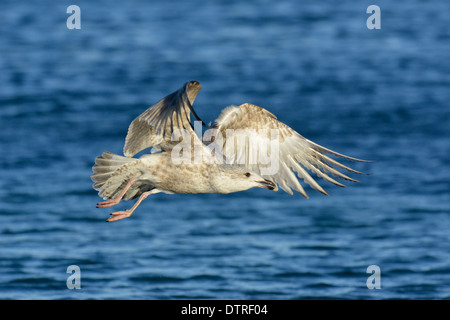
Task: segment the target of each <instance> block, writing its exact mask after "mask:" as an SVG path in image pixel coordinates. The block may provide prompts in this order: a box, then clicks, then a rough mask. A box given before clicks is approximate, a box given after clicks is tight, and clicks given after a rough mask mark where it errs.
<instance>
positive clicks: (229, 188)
mask: <svg viewBox="0 0 450 320" xmlns="http://www.w3.org/2000/svg"><path fill="white" fill-rule="evenodd" d="M211 178H212V179H211V180H212V181H211V182H212V184H213V186H214V188H215V189H216V190H217V192H218V193H232V192H238V191H244V190H248V189H251V188H254V187H259V188H265V189H268V190H271V191H277V190H278V187H277V185H276V184H275V183H274V182H272V181H270V180H267V179H264V178H263V177H261V176H260V175H258V174H256V173H255V172H253V171H251V170H249V169H247V168H244V167H239V166H230V165H223V166H221V170H220V171H219V172H218V174H215V175H214V177H211Z"/></svg>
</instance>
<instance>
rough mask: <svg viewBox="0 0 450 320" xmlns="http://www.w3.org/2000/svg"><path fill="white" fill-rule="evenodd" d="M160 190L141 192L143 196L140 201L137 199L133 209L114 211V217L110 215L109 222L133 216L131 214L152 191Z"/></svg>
mask: <svg viewBox="0 0 450 320" xmlns="http://www.w3.org/2000/svg"><path fill="white" fill-rule="evenodd" d="M157 192H159V191H153V190H150V191H147V192H144V193H143V194H141V196H140V197H139V199H138V201H136V203H135V204H134V206H133V207H131V209H127V210H125V211H117V212H113V213H111V215H112V217H110V218H109V219H108V220H106V221H108V222H112V221H117V220H122V219H125V218H128V217H129V216H131V214H132V213H133V212H134V210H136V208H137V207H138V206H139V204H140V203H141V202H142V201H143V200H144V199H145V198H147V197H148V196H149V195H151V194H152V193H157Z"/></svg>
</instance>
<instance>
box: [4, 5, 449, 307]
mask: <svg viewBox="0 0 450 320" xmlns="http://www.w3.org/2000/svg"><path fill="white" fill-rule="evenodd" d="M71 4H77V5H79V6H80V8H81V29H80V30H68V29H67V27H66V19H67V18H68V17H69V14H67V13H66V9H67V7H68V6H69V5H71ZM371 4H377V5H379V6H380V8H381V29H380V30H369V29H368V28H367V27H366V19H367V18H368V17H369V14H367V13H366V9H367V7H368V6H369V5H371ZM449 12H450V3H449V2H448V1H437V0H436V1H418V0H408V1H394V2H393V1H381V0H380V1H376V3H373V2H372V1H359V2H358V3H355V1H350V0H348V1H339V2H334V1H288V0H282V1H237V0H236V1H233V0H226V1H209V2H204V1H198V0H193V1H162V0H161V1H160V0H152V1H122V2H107V1H95V2H94V1H77V2H76V3H73V2H70V1H58V2H55V1H50V0H46V1H44V0H41V1H33V2H26V3H25V2H18V1H12V0H2V4H1V5H0V21H2V23H1V26H0V133H1V134H0V151H1V152H0V177H1V178H0V298H1V299H449V298H450V242H449V240H450V169H449V159H450V153H449V151H450V140H449V138H450V125H449V124H450V108H449V107H450V106H449V101H450V63H449V57H450V28H449V24H448V23H449V21H448V13H449ZM189 80H198V81H200V82H201V83H202V85H203V89H202V91H201V92H200V94H199V96H198V97H197V100H196V101H195V107H196V110H197V113H198V114H199V116H200V117H201V118H202V119H203V120H204V121H205V122H209V121H212V120H214V119H215V117H216V116H217V115H218V114H219V112H220V110H221V109H222V108H224V107H226V106H227V105H230V104H241V103H243V102H252V103H254V104H257V105H260V106H262V107H265V108H267V109H269V110H270V111H272V112H273V113H275V114H276V115H277V116H278V118H279V119H280V120H281V121H284V122H285V123H287V124H288V125H289V126H291V127H292V128H294V129H296V130H297V131H299V132H300V133H301V134H302V135H304V136H305V137H307V138H309V139H311V140H313V141H315V142H317V143H319V144H321V145H323V146H326V147H328V148H331V149H333V150H336V151H338V152H341V153H344V154H348V155H350V156H354V157H357V158H362V159H369V160H375V161H376V162H374V163H370V164H365V163H361V164H354V165H353V166H354V167H355V168H356V169H357V170H361V171H366V172H370V173H372V175H370V176H360V177H355V178H359V179H360V180H361V182H360V183H351V182H350V183H349V187H347V188H340V187H337V186H333V185H330V184H327V183H322V181H320V183H321V184H322V185H323V186H324V187H325V189H326V190H327V191H328V192H329V193H330V194H331V196H329V197H326V196H324V195H322V194H320V193H318V192H316V191H314V190H311V189H310V188H309V187H305V189H306V191H307V192H308V194H309V196H310V199H308V200H307V199H304V198H303V197H301V196H300V195H294V196H290V195H288V194H285V193H282V192H281V191H279V192H269V191H268V190H263V189H258V190H256V189H255V190H249V191H246V192H241V193H236V194H230V195H214V194H208V195H165V194H157V195H154V196H151V197H149V198H148V199H147V200H145V201H144V202H143V203H142V204H141V206H140V207H139V208H138V210H137V211H136V212H135V213H134V214H133V216H131V217H130V218H129V219H125V220H122V221H119V222H114V223H105V220H106V219H107V218H108V217H109V213H110V212H112V211H113V210H117V209H120V210H124V209H126V208H129V207H130V206H131V205H132V203H130V202H124V203H121V204H120V205H119V206H118V208H116V209H114V208H109V209H96V208H95V205H96V203H97V202H98V201H99V200H100V198H99V197H98V196H97V193H96V192H95V191H94V190H93V189H92V182H91V180H90V174H91V167H92V165H93V161H94V158H95V157H96V156H97V155H99V154H101V153H102V152H103V151H105V150H108V151H111V152H115V153H121V151H122V147H123V143H124V138H125V135H126V132H127V128H128V125H129V123H130V122H131V120H132V119H134V118H135V117H136V116H137V115H139V114H140V113H141V112H142V111H144V110H145V109H146V108H148V107H149V106H150V105H151V104H153V103H154V102H156V101H158V100H159V99H160V98H162V97H163V96H165V95H166V94H168V93H170V92H172V91H173V90H176V89H178V88H179V87H180V86H181V85H183V83H185V82H186V81H189ZM70 265H77V266H79V267H80V270H81V289H79V290H76V289H74V290H70V289H68V288H67V286H66V280H67V278H68V277H69V276H70V274H68V273H66V270H67V267H68V266H70ZM370 265H377V266H379V268H380V270H381V278H380V279H381V289H373V290H369V289H368V288H367V286H366V280H367V278H368V277H369V276H370V274H368V273H366V270H367V267H368V266H370Z"/></svg>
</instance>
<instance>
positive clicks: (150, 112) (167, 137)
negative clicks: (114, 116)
mask: <svg viewBox="0 0 450 320" xmlns="http://www.w3.org/2000/svg"><path fill="white" fill-rule="evenodd" d="M201 87H202V86H201V84H200V83H199V82H197V81H190V82H187V83H185V84H184V86H183V87H182V88H180V89H178V90H177V91H175V92H173V93H171V94H169V95H168V96H166V97H164V98H163V99H161V100H160V101H158V102H157V103H156V104H154V105H153V106H151V107H150V108H149V109H147V110H146V111H144V112H143V113H142V114H141V115H140V116H138V117H137V118H136V119H134V120H133V122H131V124H130V127H129V128H128V134H127V137H126V139H125V146H124V148H123V153H124V155H125V156H127V157H132V156H134V155H135V154H136V153H138V152H140V151H142V150H144V149H146V148H150V147H155V146H159V147H160V148H161V149H163V150H167V149H171V147H172V146H173V144H174V143H178V142H173V141H172V140H171V137H172V133H173V132H174V130H176V129H181V130H183V129H184V130H187V131H188V132H189V134H191V136H195V137H196V135H195V133H194V130H193V129H192V124H191V120H190V113H191V112H192V114H193V115H194V117H195V118H196V119H197V120H199V121H201V120H200V118H199V117H198V116H197V114H196V113H195V111H194V109H193V107H192V104H193V103H194V100H195V97H196V96H197V94H198V92H199V91H200V89H201Z"/></svg>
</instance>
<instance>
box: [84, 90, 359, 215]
mask: <svg viewBox="0 0 450 320" xmlns="http://www.w3.org/2000/svg"><path fill="white" fill-rule="evenodd" d="M200 88H201V85H200V83H198V82H197V81H190V82H187V83H186V84H185V85H184V86H183V87H182V88H180V89H179V90H177V91H175V92H173V93H171V94H169V95H168V96H166V97H165V98H163V99H162V100H160V101H159V102H157V103H156V104H155V105H153V106H152V107H150V108H149V109H147V110H146V111H144V112H143V113H142V114H141V115H140V116H138V117H137V118H136V119H135V120H133V122H132V123H131V124H130V127H129V129H128V134H127V137H126V139H125V146H124V150H123V152H124V155H125V156H119V155H115V154H113V153H110V152H104V153H103V154H102V155H101V156H99V157H97V158H96V160H95V165H94V167H93V174H92V176H91V178H92V180H93V181H94V189H96V190H98V191H99V195H100V196H101V197H103V199H105V200H107V199H110V200H107V201H103V202H100V203H99V204H98V207H101V208H104V207H110V206H113V205H115V204H117V203H119V202H120V201H121V200H122V199H125V200H131V199H135V198H137V197H139V199H138V201H137V202H136V203H135V205H134V206H133V207H132V208H131V209H129V210H126V211H119V212H114V213H112V217H111V218H109V219H108V221H116V220H120V219H123V218H126V217H129V216H130V215H131V213H132V212H133V211H134V210H135V209H136V207H137V206H138V205H139V204H140V202H141V201H142V200H144V199H145V198H146V197H147V196H148V195H150V194H154V193H158V192H165V193H169V194H170V193H185V194H193V193H231V192H237V191H243V190H247V189H249V188H253V187H262V188H266V189H269V190H274V191H277V190H278V186H277V185H279V186H280V188H281V189H283V190H284V191H286V192H287V193H290V194H293V192H292V190H291V188H292V189H294V190H295V191H297V192H299V193H300V194H302V195H303V196H305V197H306V198H307V197H308V195H307V194H306V192H305V190H304V189H303V187H302V185H301V184H300V182H299V180H298V179H299V178H300V179H303V180H304V181H305V183H307V184H309V185H310V186H311V187H312V188H313V189H316V190H318V191H320V192H322V193H324V194H326V195H328V193H327V192H326V191H325V190H324V189H323V188H322V187H321V186H320V185H319V184H318V183H317V182H316V181H315V180H314V179H313V178H312V177H311V175H310V174H309V173H308V171H307V170H309V171H310V172H312V173H315V174H316V175H317V176H318V177H321V178H323V179H324V180H326V181H328V182H331V183H333V184H335V185H338V186H344V185H343V184H342V183H340V182H338V181H336V180H335V179H333V178H331V177H330V176H329V175H328V174H330V175H332V176H334V177H338V178H343V179H346V180H349V181H357V180H355V179H353V178H351V177H349V176H347V175H345V174H343V173H342V172H340V171H338V170H336V169H335V168H339V169H345V170H347V171H349V172H353V173H362V172H359V171H356V170H354V169H352V168H350V167H348V166H345V165H343V164H341V163H339V162H338V161H336V160H334V159H332V158H330V157H329V156H327V155H326V154H329V155H332V156H336V157H341V158H344V159H347V160H351V161H364V160H360V159H356V158H352V157H348V156H346V155H343V154H340V153H337V152H334V151H332V150H330V149H327V148H324V147H322V146H320V145H318V144H316V143H314V142H312V141H310V140H308V139H306V138H304V137H302V136H301V135H300V134H299V133H297V132H296V131H294V130H293V129H291V128H290V127H288V126H287V125H285V124H284V123H282V122H280V121H278V120H277V117H276V116H275V115H274V114H272V113H271V112H269V111H268V110H266V109H264V108H261V107H258V106H255V105H253V104H250V103H244V104H242V105H240V106H230V107H227V108H225V109H224V110H223V111H222V113H221V114H220V116H219V117H218V118H217V120H216V121H215V122H214V123H213V124H212V125H211V126H210V129H209V130H207V131H206V132H205V134H204V135H203V139H200V138H199V137H198V136H197V135H196V133H195V132H194V130H193V126H192V124H191V119H190V113H192V114H193V115H194V116H195V118H196V119H197V120H200V118H199V117H198V116H197V114H196V113H195V111H194V109H193V107H192V104H193V102H194V100H195V98H196V96H197V94H198V92H199V90H200ZM150 147H152V153H150V154H145V155H143V156H142V157H140V158H139V159H136V158H132V156H134V155H135V154H137V153H139V152H141V151H142V150H144V149H147V148H150ZM296 174H297V176H296Z"/></svg>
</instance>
